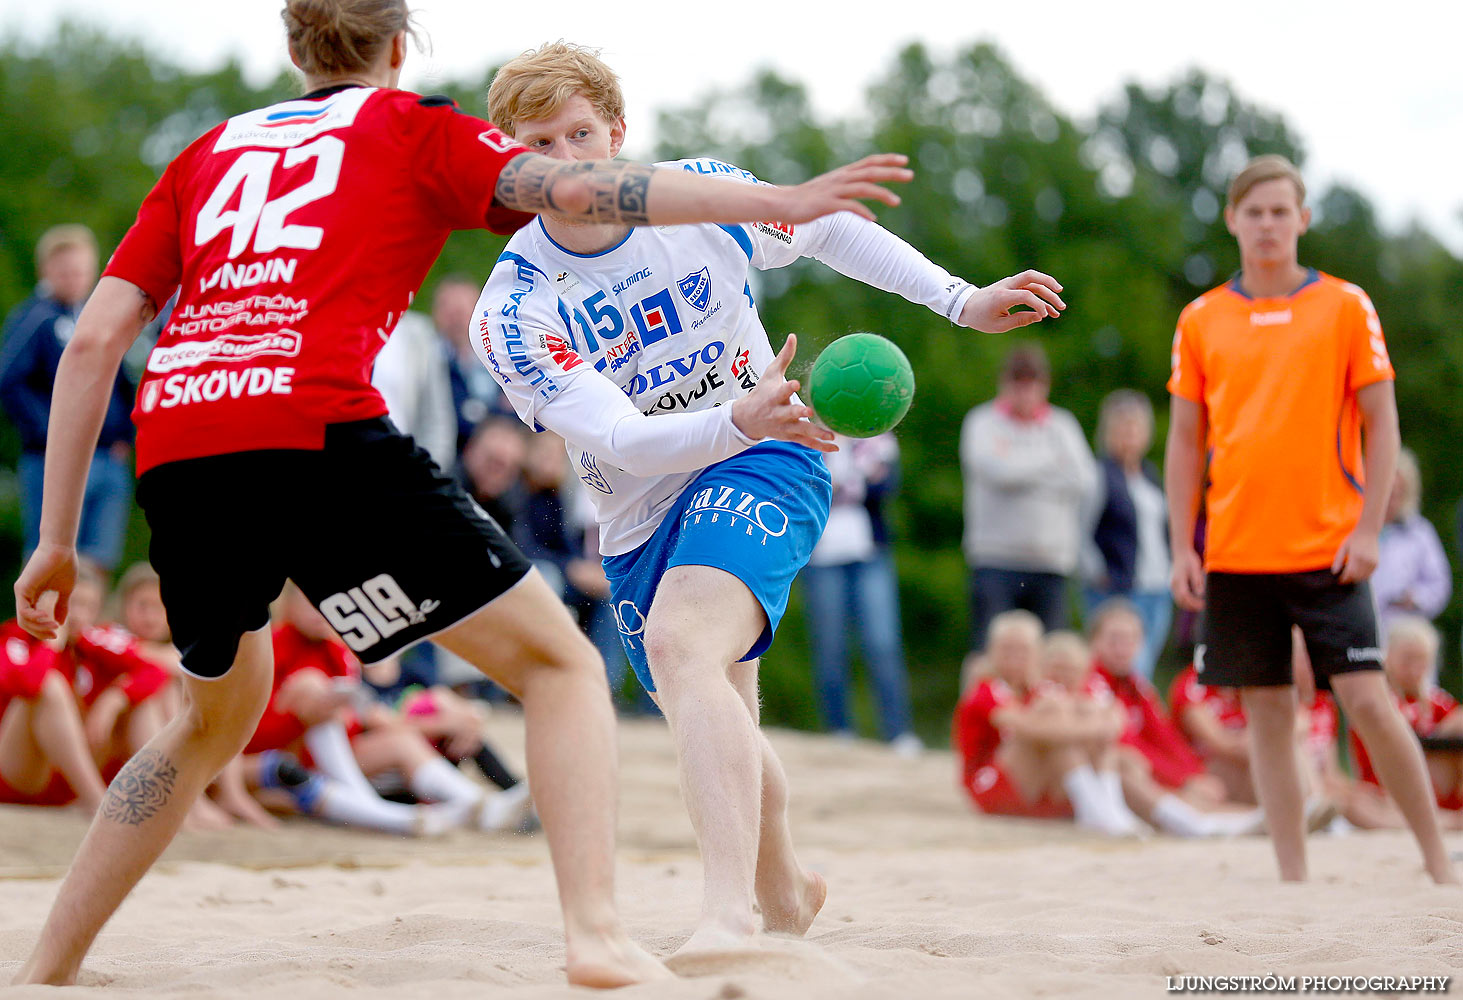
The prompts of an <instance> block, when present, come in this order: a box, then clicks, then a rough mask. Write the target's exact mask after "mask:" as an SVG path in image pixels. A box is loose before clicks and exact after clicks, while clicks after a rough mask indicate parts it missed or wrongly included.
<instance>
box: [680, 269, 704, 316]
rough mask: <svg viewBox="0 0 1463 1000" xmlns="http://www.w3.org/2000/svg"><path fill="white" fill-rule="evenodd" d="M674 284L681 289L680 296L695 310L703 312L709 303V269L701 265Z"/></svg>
mask: <svg viewBox="0 0 1463 1000" xmlns="http://www.w3.org/2000/svg"><path fill="white" fill-rule="evenodd" d="M676 285H677V286H678V287H679V288H680V290H681V297H682V298H683V299H685V300H686V301H687V302H689V303H690V304H691V307H692V308H693V309H695V310H696V311H697V312H705V311H706V307H707V306H708V305H710V304H711V269H710V268H709V267H703V268H702V269H701V270H699V271H695V272H693V273H691V274H688V275H686V276H685V277H684V278H682V279H681V280H680V281H678V282H676Z"/></svg>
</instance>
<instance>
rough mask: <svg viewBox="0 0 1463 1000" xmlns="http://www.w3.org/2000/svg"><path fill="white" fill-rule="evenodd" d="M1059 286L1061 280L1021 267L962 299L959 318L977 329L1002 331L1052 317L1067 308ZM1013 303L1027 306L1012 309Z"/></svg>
mask: <svg viewBox="0 0 1463 1000" xmlns="http://www.w3.org/2000/svg"><path fill="white" fill-rule="evenodd" d="M1061 290H1062V286H1061V284H1060V283H1059V282H1058V281H1057V279H1056V278H1053V277H1052V276H1051V275H1049V274H1042V273H1041V272H1040V271H1022V272H1021V273H1020V274H1013V275H1011V277H1009V278H1002V279H1001V280H1000V281H997V282H996V283H995V284H991V285H987V286H986V287H984V288H982V289H980V290H978V291H977V292H976V293H975V294H974V295H972V296H971V297H970V298H968V299H966V300H965V308H963V309H961V310H960V320H959V322H960V325H961V326H968V327H970V329H972V330H979V331H980V332H981V333H1006V332H1007V331H1009V330H1015V329H1019V328H1020V327H1023V326H1030V325H1031V324H1032V323H1040V322H1041V321H1042V320H1044V319H1056V318H1057V317H1058V316H1060V315H1061V314H1062V310H1063V309H1065V308H1067V303H1065V302H1063V301H1062V297H1061V296H1060V295H1058V294H1057V293H1058V292H1060V291H1061ZM1017 306H1028V307H1029V309H1024V310H1022V311H1020V312H1012V310H1013V309H1015V308H1016V307H1017Z"/></svg>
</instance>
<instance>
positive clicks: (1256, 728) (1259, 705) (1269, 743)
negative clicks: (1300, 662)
mask: <svg viewBox="0 0 1463 1000" xmlns="http://www.w3.org/2000/svg"><path fill="white" fill-rule="evenodd" d="M1240 698H1241V700H1242V701H1243V703H1244V708H1245V718H1246V719H1247V720H1248V725H1247V727H1246V730H1247V732H1248V734H1249V737H1250V771H1251V776H1252V778H1253V780H1254V784H1255V794H1256V797H1257V798H1258V799H1259V800H1260V806H1261V808H1263V809H1264V810H1265V822H1266V825H1267V826H1268V827H1269V829H1270V842H1271V844H1272V845H1274V848H1275V860H1276V863H1277V864H1278V865H1279V868H1280V878H1281V880H1282V881H1285V882H1304V881H1305V880H1306V825H1305V824H1306V817H1305V789H1304V787H1303V785H1302V783H1301V773H1300V761H1299V760H1298V759H1297V758H1296V749H1295V712H1296V704H1295V689H1294V688H1293V687H1291V686H1289V685H1286V686H1284V687H1247V688H1241V689H1240Z"/></svg>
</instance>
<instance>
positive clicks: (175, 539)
mask: <svg viewBox="0 0 1463 1000" xmlns="http://www.w3.org/2000/svg"><path fill="white" fill-rule="evenodd" d="M137 502H138V504H139V505H140V506H141V507H142V509H143V511H144V513H146V515H147V523H148V526H149V527H151V529H152V547H151V549H150V556H151V559H152V564H153V567H154V568H155V569H156V570H157V572H158V574H159V576H160V577H161V578H162V598H163V603H164V604H165V605H166V606H167V610H168V624H169V625H170V626H171V628H172V631H173V643H174V644H175V645H176V646H177V647H178V649H179V650H181V651H182V654H183V666H184V668H185V669H186V670H187V672H188V673H190V674H193V675H194V676H197V677H202V678H206V679H212V678H217V677H222V676H223V675H224V674H225V673H226V672H227V671H228V669H229V667H230V666H231V665H232V664H233V662H234V657H235V655H236V654H237V652H238V648H239V638H240V637H241V636H242V635H243V634H244V633H245V632H252V631H255V630H256V629H260V628H263V627H264V626H266V625H268V624H269V605H270V603H271V602H272V601H273V600H274V599H275V598H276V597H278V596H279V593H280V590H281V589H282V588H283V586H284V582H285V580H286V578H288V579H291V580H293V581H294V582H295V583H296V584H297V585H298V586H299V588H300V589H301V590H302V591H304V593H305V596H306V597H308V598H309V599H310V602H311V603H312V604H314V605H315V606H316V607H317V608H319V609H320V611H321V612H322V613H323V614H324V615H325V617H326V619H328V620H329V622H330V624H331V625H332V626H333V627H334V628H335V630H336V631H337V632H339V633H340V636H341V638H342V639H344V640H345V642H346V645H348V646H349V647H350V648H351V650H352V651H354V652H355V654H356V655H357V656H359V657H360V658H361V659H362V660H364V661H365V662H367V663H374V662H375V661H377V660H380V659H382V658H384V657H386V656H390V655H391V654H392V653H395V652H398V651H399V650H401V649H404V648H405V647H407V646H409V645H411V644H412V643H414V642H418V641H420V640H422V639H425V638H428V637H430V636H432V635H435V634H436V633H438V632H442V631H445V630H446V629H449V628H451V627H452V626H453V625H456V624H457V623H458V622H460V621H462V620H463V619H465V618H467V617H469V616H470V615H472V614H473V613H474V612H475V611H477V610H479V609H480V608H482V607H483V606H484V605H486V604H488V603H490V602H491V601H493V600H494V599H495V598H497V597H498V596H500V595H501V594H503V592H505V591H506V590H508V589H509V588H511V587H512V586H514V585H515V584H516V583H518V582H519V581H520V580H522V579H523V577H524V575H525V574H527V572H528V570H529V563H528V560H527V559H525V558H524V556H523V553H521V552H520V551H519V550H518V548H517V546H515V545H514V544H513V543H512V542H511V541H509V539H508V536H507V535H505V534H504V532H503V529H502V528H500V527H499V526H498V524H497V522H495V521H494V520H493V519H492V518H491V517H489V516H488V515H487V514H486V513H484V512H483V511H482V509H481V508H479V507H478V505H477V504H476V503H474V502H473V501H472V500H471V499H469V498H468V496H467V494H466V493H464V492H463V491H462V489H461V487H459V486H458V485H457V484H456V483H455V482H453V481H452V480H451V479H449V478H448V477H447V476H445V475H443V474H442V472H441V470H439V469H438V468H437V466H436V465H435V464H434V463H433V462H432V460H431V458H429V457H428V455H427V453H426V452H425V451H423V450H422V449H420V448H418V447H416V445H415V444H414V443H413V442H412V440H411V438H408V437H406V436H405V435H403V434H402V433H401V432H399V431H398V430H396V428H395V427H394V426H392V424H391V423H390V421H388V420H386V419H385V418H377V419H374V420H360V421H355V422H352V423H343V424H333V425H331V426H330V427H328V428H327V429H326V432H325V448H324V450H322V451H289V450H278V451H275V450H270V451H247V452H239V453H236V454H232V455H216V456H211V457H208V458H195V459H188V460H186V461H181V462H169V463H168V464H166V465H160V466H157V467H156V468H153V469H149V470H148V471H147V472H146V473H144V474H143V475H142V477H141V479H140V480H139V481H138V484H137Z"/></svg>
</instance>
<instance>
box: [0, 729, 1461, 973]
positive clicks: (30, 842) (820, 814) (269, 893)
mask: <svg viewBox="0 0 1463 1000" xmlns="http://www.w3.org/2000/svg"><path fill="white" fill-rule="evenodd" d="M492 728H493V733H494V736H495V738H497V739H498V740H499V741H500V743H501V745H502V746H503V747H505V748H508V749H509V750H510V753H509V756H512V754H511V749H512V748H516V747H519V746H521V740H522V730H521V724H520V722H519V720H518V719H517V718H516V717H514V716H512V715H509V714H506V713H499V714H498V715H497V716H495V717H494V720H493V721H492ZM774 743H775V744H776V745H777V748H778V750H779V752H780V753H781V754H782V756H783V760H784V762H785V764H786V765H787V770H788V772H789V775H790V778H791V780H792V784H793V796H794V804H793V829H794V834H795V836H796V838H797V840H798V842H799V844H800V846H801V849H802V853H803V856H804V858H805V860H806V862H807V863H808V864H810V865H811V866H813V867H815V868H816V869H817V870H819V871H821V872H822V873H824V874H825V875H826V876H827V878H828V882H829V885H830V893H829V898H828V904H827V906H826V907H825V909H824V910H823V913H822V914H821V915H820V916H819V917H818V920H817V922H816V923H814V925H813V928H812V931H811V932H810V933H809V935H808V938H807V939H806V940H805V941H788V940H774V939H764V940H763V941H762V942H761V947H760V948H759V949H757V950H755V951H748V952H746V953H742V954H734V955H728V956H725V957H718V958H717V959H716V960H711V961H702V962H699V963H698V964H697V966H696V967H694V968H685V969H683V970H682V971H683V972H685V973H694V974H695V975H696V978H687V979H682V980H678V981H675V982H670V983H661V984H654V985H651V986H644V987H636V988H633V989H631V990H627V991H623V992H622V993H621V994H619V995H621V996H625V997H644V998H647V1000H652V998H660V1000H693V998H694V1000H737V998H740V997H758V998H762V997H765V998H771V1000H802V998H825V997H826V998H829V1000H832V998H839V1000H844V998H869V1000H905V998H915V1000H932V998H942V997H951V998H955V997H959V998H971V997H982V998H985V997H1030V996H1059V997H1127V996H1159V995H1162V994H1164V993H1165V987H1166V980H1165V977H1166V976H1170V975H1180V974H1184V975H1214V974H1230V975H1265V974H1267V973H1276V974H1282V975H1295V976H1301V975H1343V976H1346V975H1349V976H1365V975H1393V976H1399V975H1409V976H1411V975H1453V974H1456V973H1460V972H1463V890H1460V889H1440V888H1435V887H1433V886H1432V885H1431V884H1430V883H1429V882H1428V881H1427V879H1426V878H1425V876H1424V875H1423V874H1422V871H1421V866H1420V864H1419V862H1418V858H1417V852H1416V850H1415V848H1414V847H1413V845H1412V843H1411V841H1410V840H1409V839H1408V838H1407V837H1406V836H1403V835H1396V834H1353V835H1351V836H1348V837H1330V838H1316V839H1314V840H1313V841H1312V848H1311V850H1312V853H1311V864H1312V872H1313V880H1312V882H1311V883H1310V884H1308V885H1304V886H1286V885H1281V884H1279V883H1278V882H1277V881H1276V880H1275V878H1274V874H1273V872H1274V867H1273V863H1272V860H1271V855H1270V852H1269V847H1268V844H1267V843H1266V842H1265V841H1263V840H1260V839H1252V840H1245V841H1228V842H1207V843H1199V842H1180V841H1174V840H1167V839H1158V840H1154V841H1150V842H1147V843H1125V844H1115V843H1109V842H1104V841H1101V840H1098V839H1094V838H1091V837H1087V836H1084V835H1082V834H1079V833H1077V832H1076V831H1074V830H1073V829H1072V828H1071V827H1070V826H1063V825H1061V824H1034V823H1021V822H1012V821H1002V820H994V819H985V818H982V817H980V816H978V815H976V814H974V813H972V812H971V811H970V810H969V809H968V808H967V807H966V805H965V802H964V800H963V797H962V796H961V795H960V793H959V792H958V790H957V788H956V786H955V781H954V764H953V762H952V760H951V758H950V756H949V755H948V754H945V753H931V754H928V755H926V756H925V757H924V758H922V759H920V760H918V761H906V760H900V759H897V758H895V757H894V756H892V755H891V754H890V753H888V752H887V751H886V750H884V749H883V748H882V747H879V746H876V745H872V744H864V743H859V744H846V743H839V742H835V741H832V740H829V739H827V738H822V737H813V736H806V735H802V734H795V733H775V734H774ZM621 748H622V775H621V777H622V795H621V802H622V817H621V824H620V829H621V848H622V849H621V859H622V863H621V865H620V870H619V878H620V899H621V903H622V908H623V910H624V913H625V916H626V919H627V921H628V923H629V925H630V929H631V932H632V933H633V934H634V935H635V936H636V937H637V938H638V939H639V940H641V941H642V942H644V943H645V944H646V945H647V946H648V947H649V948H650V949H651V950H652V951H654V952H656V953H657V954H660V955H669V954H670V953H671V952H672V951H674V950H675V948H676V947H677V946H678V945H679V944H680V943H681V942H682V941H684V940H685V938H686V936H687V935H688V934H689V932H690V928H691V925H692V922H693V920H694V918H695V915H696V908H697V904H698V901H699V899H700V864H699V862H698V861H697V858H696V853H695V849H694V843H693V840H692V836H691V829H690V824H689V822H688V821H687V819H686V815H685V810H684V808H683V807H682V805H681V803H680V801H679V793H678V791H677V787H676V779H675V772H674V766H673V756H672V751H671V748H670V743H669V740H668V738H667V736H666V733H665V730H664V728H663V726H662V725H661V724H659V723H643V722H636V723H626V724H625V725H624V726H623V727H622V737H621ZM83 831H84V825H83V822H82V821H81V820H80V819H79V818H77V817H75V816H74V815H70V814H66V813H63V812H56V811H44V810H22V809H12V808H0V901H3V905H0V981H4V980H6V979H8V978H9V976H10V975H11V974H12V973H13V972H14V970H15V969H16V968H17V967H18V965H19V963H20V962H21V960H22V959H23V958H24V956H25V954H26V953H27V951H28V950H29V948H30V946H31V944H32V943H33V942H34V940H35V936H36V933H37V931H38V929H39V926H40V923H41V921H42V919H43V918H44V915H45V912H46V910H47V908H48V906H49V904H50V901H51V899H52V897H53V895H54V893H55V889H56V882H55V878H56V876H57V875H58V874H59V872H60V871H61V870H63V869H64V866H65V864H66V862H67V861H68V860H69V858H70V855H71V852H72V851H73V850H74V848H75V844H76V842H77V841H79V839H80V836H81V834H82V832H83ZM1452 838H1453V839H1452V840H1451V841H1450V844H1451V846H1452V847H1453V848H1454V849H1455V850H1458V849H1460V848H1463V839H1460V838H1459V837H1458V835H1452ZM562 961H563V943H562V938H561V932H560V927H559V916H558V910H557V904H556V901H555V897H554V889H553V880H552V876H551V873H550V870H549V867H548V858H547V851H546V848H545V845H544V841H543V838H542V836H539V837H533V838H513V837H487V836H482V835H472V834H465V833H463V834H455V835H453V836H452V837H449V838H445V839H443V840H440V841H434V842H421V841H403V840H397V839H393V838H389V837H383V836H375V835H369V834H359V833H353V832H350V831H341V830H335V829H331V828H327V827H320V826H316V825H313V824H308V823H303V822H297V823H291V824H290V825H289V826H288V828H287V829H286V830H285V831H284V832H282V833H275V834H265V833H259V832H255V831H246V830H238V831H229V832H224V833H217V834H206V835H205V834H185V835H184V836H182V837H180V838H179V841H178V842H177V843H176V844H175V845H174V846H173V848H172V849H170V851H169V853H168V854H167V855H166V856H165V859H164V861H163V863H162V864H161V865H160V866H159V868H158V869H157V870H156V871H155V872H153V873H152V874H150V875H149V876H148V877H147V878H146V879H145V880H144V881H143V883H142V885H141V886H140V887H139V888H138V890H137V891H136V892H134V893H133V895H132V897H131V898H130V899H129V900H128V902H127V903H126V904H125V905H124V906H123V908H122V910H121V911H120V912H119V914H118V915H117V917H116V918H115V919H114V920H113V921H112V923H111V924H109V925H108V927H107V928H106V930H105V931H103V933H102V936H101V938H100V939H99V941H98V943H97V946H96V948H95V949H94V950H93V952H92V954H91V956H90V957H89V958H88V959H87V962H86V965H85V967H84V971H83V974H82V983H83V984H85V985H87V986H98V985H107V986H108V987H110V989H109V991H108V993H109V994H115V995H119V996H187V997H234V996H240V997H242V996H250V997H288V998H290V1000H316V998H327V997H328V998H335V997H341V998H344V997H382V998H386V997H391V998H421V1000H450V998H456V997H464V998H465V997H474V998H477V997H483V996H492V997H507V998H512V1000H519V998H522V1000H528V998H538V997H559V996H567V995H570V994H571V993H572V994H575V995H587V994H583V993H581V992H580V991H574V990H571V989H570V988H569V987H567V986H566V985H565V984H564V979H563V969H562ZM1457 988H1459V989H1463V987H1457ZM74 995H88V996H95V995H97V994H95V993H94V992H93V991H91V990H85V991H82V990H67V991H60V992H57V991H54V990H49V989H39V988H31V989H11V990H6V989H0V996H3V997H11V996H16V997H22V996H32V997H63V996H74Z"/></svg>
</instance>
